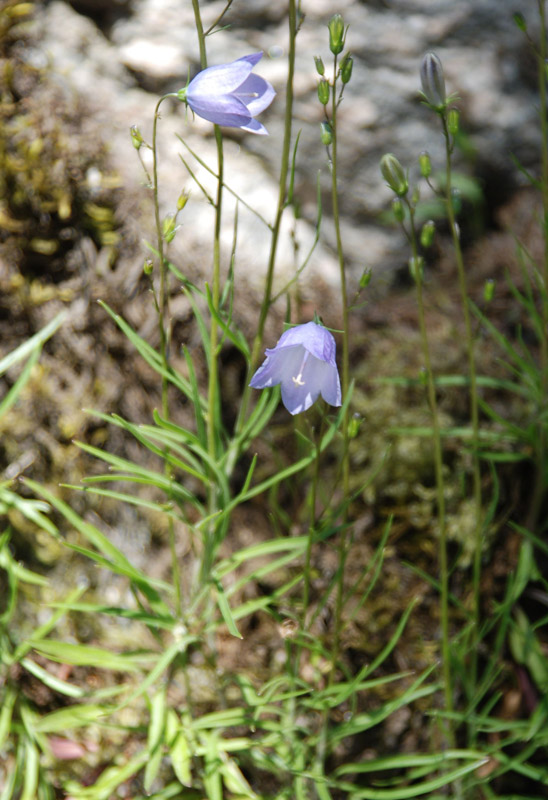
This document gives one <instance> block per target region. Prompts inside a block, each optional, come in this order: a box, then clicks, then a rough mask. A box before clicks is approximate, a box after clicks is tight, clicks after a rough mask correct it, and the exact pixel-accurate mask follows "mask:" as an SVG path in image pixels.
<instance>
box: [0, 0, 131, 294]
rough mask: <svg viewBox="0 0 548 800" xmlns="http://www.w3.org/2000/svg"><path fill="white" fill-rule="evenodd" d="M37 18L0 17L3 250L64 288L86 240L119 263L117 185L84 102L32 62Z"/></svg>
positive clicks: (10, 9)
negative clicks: (73, 257) (74, 255)
mask: <svg viewBox="0 0 548 800" xmlns="http://www.w3.org/2000/svg"><path fill="white" fill-rule="evenodd" d="M34 10H35V6H34V3H30V2H27V3H18V2H16V0H8V2H5V3H4V4H3V6H2V8H1V9H0V228H1V229H2V232H1V233H0V245H1V247H2V251H3V254H4V255H5V256H6V257H7V259H8V260H9V262H10V263H11V265H12V267H14V266H15V265H17V268H18V269H19V270H20V271H21V272H22V273H24V274H30V275H33V276H40V278H41V279H42V280H46V281H48V280H55V281H56V282H57V281H59V280H62V279H63V278H64V277H66V270H67V268H70V263H71V261H70V259H67V258H66V257H67V254H68V253H70V251H71V250H72V249H73V248H75V247H77V246H78V244H79V242H80V241H81V239H82V238H83V237H84V236H90V237H91V238H92V240H93V241H94V242H95V244H96V245H98V246H104V245H106V246H109V247H112V248H113V251H114V255H115V249H116V246H117V244H118V235H117V232H116V227H117V226H116V220H115V216H114V212H113V193H112V188H113V186H115V185H116V183H117V181H116V177H115V176H114V175H112V174H111V173H110V172H109V169H108V165H107V152H106V148H105V146H104V144H103V142H102V140H101V138H100V137H99V136H98V135H96V134H94V132H93V131H92V130H90V131H89V132H88V133H86V134H83V131H82V130H81V126H80V121H81V119H82V118H83V117H84V116H85V109H84V108H83V105H82V101H81V100H80V99H79V98H78V97H76V96H73V95H69V94H68V93H67V92H64V91H63V90H62V88H61V86H60V85H59V84H58V83H56V82H55V80H54V79H53V76H52V74H51V70H50V68H49V67H48V66H45V67H42V66H39V67H37V66H34V65H33V64H32V63H31V60H30V59H29V58H28V55H27V53H28V49H29V47H31V46H32V44H33V36H34V33H33V28H32V26H31V24H30V23H31V22H32V20H33V13H34ZM76 134H78V135H76Z"/></svg>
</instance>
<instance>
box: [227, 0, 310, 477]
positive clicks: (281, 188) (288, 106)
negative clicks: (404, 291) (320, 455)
mask: <svg viewBox="0 0 548 800" xmlns="http://www.w3.org/2000/svg"><path fill="white" fill-rule="evenodd" d="M288 25H289V51H288V57H287V63H288V67H287V80H286V86H285V118H284V138H283V144H282V159H281V164H280V179H279V183H278V204H277V207H276V216H275V218H274V224H273V225H272V235H271V238H270V252H269V255H268V266H267V270H266V278H265V285H264V293H263V300H262V303H261V310H260V312H259V321H258V323H257V333H256V334H255V338H254V340H253V345H252V348H251V357H250V360H249V364H248V369H247V376H246V381H245V386H244V389H243V393H242V401H241V405H240V411H239V414H238V419H237V421H236V426H235V433H236V434H238V433H239V431H240V430H241V429H242V426H243V424H244V422H245V419H246V416H247V409H248V405H249V396H250V388H249V381H250V379H251V375H252V373H253V371H254V370H255V368H256V366H257V363H258V361H259V358H260V356H261V352H262V349H263V339H264V328H265V324H266V318H267V316H268V312H269V311H270V307H271V304H272V284H273V282H274V269H275V266H276V256H277V252H278V241H279V236H280V227H281V224H282V217H283V213H284V211H285V209H286V206H287V190H288V180H287V179H288V175H289V163H290V157H291V133H292V123H293V78H294V75H295V40H296V36H297V3H296V0H289V13H288ZM236 457H237V453H233V454H232V458H231V459H230V462H229V463H228V464H227V469H230V468H231V465H233V463H234V460H235V458H236Z"/></svg>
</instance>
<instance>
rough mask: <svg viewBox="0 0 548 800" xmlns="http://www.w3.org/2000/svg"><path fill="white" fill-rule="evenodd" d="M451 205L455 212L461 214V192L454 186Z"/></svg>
mask: <svg viewBox="0 0 548 800" xmlns="http://www.w3.org/2000/svg"><path fill="white" fill-rule="evenodd" d="M451 205H452V206H453V211H454V212H455V214H460V211H461V208H462V199H461V193H460V191H459V190H458V189H455V188H454V187H453V188H452V189H451Z"/></svg>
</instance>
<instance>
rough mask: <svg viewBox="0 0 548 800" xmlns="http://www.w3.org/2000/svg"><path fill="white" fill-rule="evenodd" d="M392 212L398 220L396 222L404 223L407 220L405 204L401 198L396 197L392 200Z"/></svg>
mask: <svg viewBox="0 0 548 800" xmlns="http://www.w3.org/2000/svg"><path fill="white" fill-rule="evenodd" d="M392 211H393V212H394V216H395V218H396V222H403V221H404V219H405V209H404V207H403V203H402V201H401V200H400V198H399V197H395V198H394V199H393V200H392Z"/></svg>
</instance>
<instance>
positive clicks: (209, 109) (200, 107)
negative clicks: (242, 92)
mask: <svg viewBox="0 0 548 800" xmlns="http://www.w3.org/2000/svg"><path fill="white" fill-rule="evenodd" d="M187 102H188V105H189V106H190V108H191V109H192V110H193V111H194V113H195V114H198V116H199V117H202V118H203V119H207V120H209V122H214V123H215V124H216V125H225V126H227V127H229V128H242V127H243V126H244V125H249V123H250V122H251V121H252V118H251V114H250V113H249V111H248V110H247V108H246V106H245V105H244V104H243V103H242V101H241V100H238V98H237V97H235V96H234V95H232V94H228V95H220V96H218V97H211V98H206V97H199V98H197V99H195V98H192V99H191V98H190V97H188V96H187Z"/></svg>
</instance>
